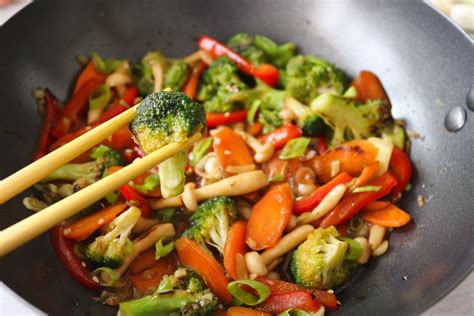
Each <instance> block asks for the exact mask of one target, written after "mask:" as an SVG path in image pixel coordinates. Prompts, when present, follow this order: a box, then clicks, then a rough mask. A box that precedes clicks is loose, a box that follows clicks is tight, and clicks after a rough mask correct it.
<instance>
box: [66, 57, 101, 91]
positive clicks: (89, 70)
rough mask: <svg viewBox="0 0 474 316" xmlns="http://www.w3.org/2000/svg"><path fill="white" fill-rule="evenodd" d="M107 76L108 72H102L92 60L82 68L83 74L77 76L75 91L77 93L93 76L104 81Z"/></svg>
mask: <svg viewBox="0 0 474 316" xmlns="http://www.w3.org/2000/svg"><path fill="white" fill-rule="evenodd" d="M106 77H107V74H106V73H102V72H100V71H99V70H97V68H96V67H95V64H94V62H93V61H90V62H89V63H88V64H87V66H86V67H85V68H84V70H82V72H81V74H80V75H79V77H78V78H77V81H76V85H75V86H74V92H73V94H75V93H76V92H77V91H79V89H80V88H81V87H82V86H83V85H84V84H85V83H86V82H87V81H89V80H90V79H92V78H98V79H100V80H102V81H105V78H106Z"/></svg>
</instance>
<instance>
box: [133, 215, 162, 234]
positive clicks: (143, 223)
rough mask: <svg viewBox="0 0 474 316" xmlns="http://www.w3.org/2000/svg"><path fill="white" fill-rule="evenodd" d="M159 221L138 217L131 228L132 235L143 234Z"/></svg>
mask: <svg viewBox="0 0 474 316" xmlns="http://www.w3.org/2000/svg"><path fill="white" fill-rule="evenodd" d="M159 222H160V221H159V220H157V219H152V218H145V217H140V218H139V219H138V221H137V223H136V224H135V226H133V228H132V233H134V234H140V233H143V232H144V231H146V230H148V229H149V228H150V227H152V226H153V225H156V224H158V223H159Z"/></svg>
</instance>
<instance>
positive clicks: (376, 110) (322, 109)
mask: <svg viewBox="0 0 474 316" xmlns="http://www.w3.org/2000/svg"><path fill="white" fill-rule="evenodd" d="M310 106H311V110H313V111H314V112H315V113H316V114H317V115H319V116H320V117H321V118H322V119H323V120H324V122H325V123H326V125H328V126H329V127H330V128H331V129H332V131H333V133H332V137H331V140H330V146H331V147H332V146H337V145H339V144H342V143H344V142H346V141H348V140H351V139H361V138H368V137H371V136H378V135H379V134H380V128H381V127H383V126H387V125H389V124H391V123H392V122H393V119H392V116H391V113H390V105H388V103H386V102H384V101H382V100H374V101H372V100H369V101H367V103H365V104H362V103H358V102H357V101H355V100H351V99H347V98H344V97H341V96H336V95H334V94H331V93H323V94H321V95H320V96H319V97H317V98H316V99H314V100H313V102H312V103H311V105H310Z"/></svg>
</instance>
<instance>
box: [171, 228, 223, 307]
mask: <svg viewBox="0 0 474 316" xmlns="http://www.w3.org/2000/svg"><path fill="white" fill-rule="evenodd" d="M175 246H176V251H177V252H178V257H179V261H180V262H181V264H183V265H185V266H188V267H190V268H191V269H193V270H194V271H196V273H198V274H199V275H200V276H201V277H202V278H203V279H204V281H205V282H206V284H207V285H208V286H209V289H210V290H211V291H212V292H213V293H214V294H215V295H217V297H218V298H219V299H220V300H221V301H222V302H223V303H224V304H228V303H230V301H231V300H232V295H231V294H230V293H229V291H227V284H229V280H227V278H226V277H225V274H224V269H223V268H222V266H221V265H220V264H219V262H217V260H216V259H215V258H214V257H213V256H212V254H210V253H209V252H207V251H206V250H204V249H202V248H201V247H199V246H198V245H197V244H196V243H195V242H194V241H192V240H190V239H188V238H186V237H181V238H180V239H178V240H177V241H176V243H175Z"/></svg>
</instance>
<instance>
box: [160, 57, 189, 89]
mask: <svg viewBox="0 0 474 316" xmlns="http://www.w3.org/2000/svg"><path fill="white" fill-rule="evenodd" d="M189 72H190V68H189V66H188V64H187V63H185V62H184V61H182V60H176V61H173V62H171V65H169V67H168V68H167V69H166V72H165V78H164V85H163V86H164V87H165V88H170V89H171V90H173V91H179V90H181V88H182V87H183V86H184V84H185V83H186V80H187V79H188V76H189Z"/></svg>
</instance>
